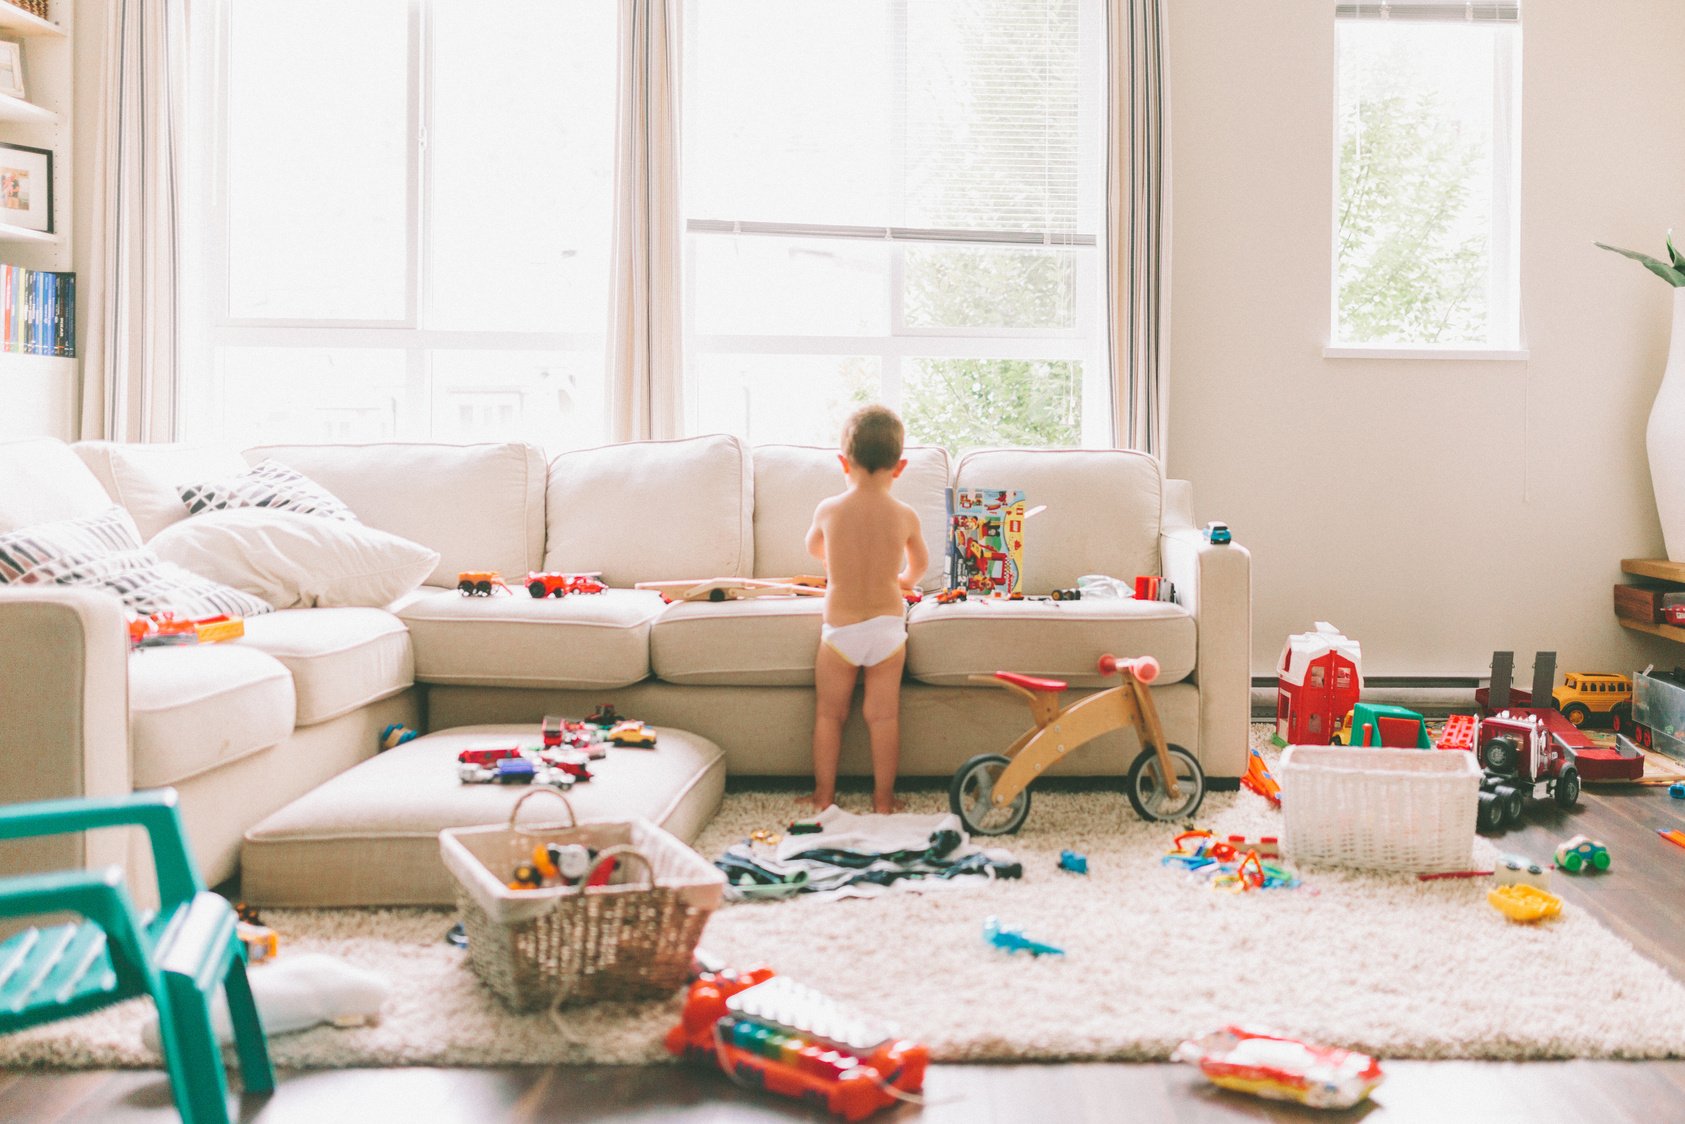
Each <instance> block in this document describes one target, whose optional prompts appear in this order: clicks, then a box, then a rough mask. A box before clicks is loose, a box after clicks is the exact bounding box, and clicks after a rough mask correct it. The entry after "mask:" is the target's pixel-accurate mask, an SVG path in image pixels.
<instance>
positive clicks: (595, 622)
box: [395, 589, 663, 689]
mask: <svg viewBox="0 0 1685 1124" xmlns="http://www.w3.org/2000/svg"><path fill="white" fill-rule="evenodd" d="M395 608H396V611H397V614H398V617H399V619H401V620H402V621H403V622H404V624H405V625H407V626H408V627H409V630H410V641H411V643H412V644H413V645H414V646H415V678H416V681H417V682H420V683H485V684H493V685H496V686H507V687H575V688H592V689H595V688H599V687H624V686H626V685H627V684H630V683H636V682H637V681H638V680H640V679H644V678H646V677H648V675H649V627H650V624H651V623H652V622H653V621H654V620H655V618H656V617H658V616H660V615H661V610H662V608H663V604H662V601H661V597H660V595H659V594H655V593H649V592H646V591H644V590H636V589H611V590H608V591H607V592H604V593H592V594H570V595H569V596H567V597H562V598H551V597H544V598H532V597H528V596H527V595H526V594H525V593H524V592H519V591H517V592H516V593H515V595H514V596H511V597H503V596H497V597H464V596H463V595H462V594H460V593H457V592H456V591H455V590H450V591H444V590H430V589H428V590H421V591H418V592H417V593H415V594H413V595H411V596H410V597H408V598H406V599H404V600H403V601H401V602H399V603H398V605H397V606H396V607H395Z"/></svg>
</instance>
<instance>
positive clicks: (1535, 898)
mask: <svg viewBox="0 0 1685 1124" xmlns="http://www.w3.org/2000/svg"><path fill="white" fill-rule="evenodd" d="M1486 900H1487V901H1488V902H1490V903H1491V904H1492V907H1493V908H1494V909H1496V910H1497V911H1498V912H1499V913H1502V914H1503V915H1504V916H1505V917H1507V918H1509V919H1510V920H1511V921H1519V922H1524V923H1530V922H1534V921H1543V920H1545V919H1546V918H1548V917H1555V916H1557V915H1558V914H1560V913H1561V912H1562V899H1561V898H1559V897H1557V896H1556V895H1555V894H1552V893H1548V892H1546V891H1544V890H1541V889H1539V888H1538V887H1537V886H1526V885H1521V884H1516V885H1513V886H1499V887H1497V888H1496V889H1494V890H1491V891H1489V892H1488V893H1487V895H1486Z"/></svg>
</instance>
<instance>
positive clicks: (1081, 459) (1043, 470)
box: [954, 449, 1164, 594]
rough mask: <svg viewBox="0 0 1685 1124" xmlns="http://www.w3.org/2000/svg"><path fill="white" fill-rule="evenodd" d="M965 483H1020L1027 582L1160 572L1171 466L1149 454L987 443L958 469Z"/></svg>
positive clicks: (1041, 588) (1056, 583) (1039, 586)
mask: <svg viewBox="0 0 1685 1124" xmlns="http://www.w3.org/2000/svg"><path fill="white" fill-rule="evenodd" d="M954 485H955V487H959V488H1021V489H1023V491H1024V502H1025V506H1026V508H1027V509H1028V510H1034V509H1035V508H1037V507H1040V506H1041V505H1043V504H1046V505H1047V509H1046V510H1045V511H1042V512H1041V513H1039V514H1037V515H1035V516H1032V517H1031V518H1030V519H1029V521H1028V522H1027V523H1026V524H1025V527H1024V570H1023V583H1022V584H1023V589H1024V591H1025V592H1026V593H1031V594H1045V593H1047V592H1048V591H1049V590H1053V589H1062V588H1068V587H1071V586H1074V585H1076V581H1077V578H1078V577H1080V576H1081V575H1083V574H1110V575H1111V576H1112V577H1116V578H1123V579H1124V580H1125V581H1127V580H1129V579H1130V578H1132V577H1134V576H1135V575H1137V574H1156V573H1158V572H1159V560H1158V535H1159V526H1160V524H1161V523H1162V522H1163V515H1164V472H1163V469H1162V468H1161V467H1160V466H1159V462H1158V461H1157V460H1155V459H1154V458H1152V457H1149V456H1147V455H1146V454H1145V453H1136V452H1130V451H1128V450H1123V449H982V450H978V451H977V452H973V453H967V454H966V455H965V456H964V457H962V458H961V459H960V462H959V465H958V466H957V467H956V468H955V469H954Z"/></svg>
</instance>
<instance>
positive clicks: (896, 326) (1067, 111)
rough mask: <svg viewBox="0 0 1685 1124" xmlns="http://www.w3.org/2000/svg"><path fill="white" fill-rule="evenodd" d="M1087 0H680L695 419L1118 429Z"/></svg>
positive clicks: (765, 433) (1072, 435) (1090, 440)
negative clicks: (868, 417)
mask: <svg viewBox="0 0 1685 1124" xmlns="http://www.w3.org/2000/svg"><path fill="white" fill-rule="evenodd" d="M1102 19H1103V16H1102V13H1101V11H1100V5H1099V4H1098V3H1097V2H1096V0H846V2H835V3H823V4H821V3H791V2H789V0H691V3H690V4H689V5H688V7H687V10H686V13H685V36H686V41H685V56H684V77H685V87H684V103H683V104H684V112H683V123H684V140H683V156H684V173H683V179H684V208H685V218H686V231H687V233H686V236H685V238H686V245H685V250H686V254H685V271H686V278H685V296H686V299H685V309H684V312H685V351H686V370H687V377H688V386H687V388H686V390H687V393H686V401H687V408H688V410H689V413H690V426H691V428H692V429H693V430H700V431H713V430H723V431H728V432H735V433H738V434H742V435H744V436H745V437H747V438H749V439H750V440H753V441H798V442H814V443H821V444H828V443H831V442H834V441H835V440H836V439H837V434H838V431H839V429H840V425H841V421H842V418H843V417H844V415H845V414H846V413H847V412H848V411H849V410H851V409H853V408H854V407H855V406H856V405H857V404H859V403H862V402H866V401H882V402H886V403H888V404H890V405H891V406H894V407H897V408H898V409H900V410H901V411H902V413H903V414H904V416H905V417H906V420H907V425H908V429H909V437H910V439H911V440H913V441H915V442H929V443H936V444H941V445H945V446H947V447H949V448H963V447H966V446H972V445H981V444H997V443H1015V444H1028V445H1081V444H1094V445H1105V444H1110V443H1111V433H1110V430H1109V424H1110V422H1109V418H1110V414H1111V411H1110V409H1109V408H1108V401H1109V400H1108V397H1107V394H1108V390H1107V381H1108V380H1107V375H1106V370H1105V363H1104V349H1103V339H1104V324H1103V319H1102V315H1101V313H1102V306H1101V286H1102V277H1101V274H1102V263H1101V258H1100V254H1101V250H1100V245H1101V239H1100V237H1099V235H1100V222H1101V218H1100V216H1101V197H1102V193H1103V191H1104V180H1103V172H1104V160H1103V147H1102V141H1101V130H1100V124H1101V121H1100V115H1101V112H1102V106H1101V102H1102V95H1103V90H1104V81H1105V78H1104V70H1103V62H1102V56H1103V51H1104V48H1103V43H1104V36H1103V34H1102V31H1103V28H1102V24H1101V21H1102Z"/></svg>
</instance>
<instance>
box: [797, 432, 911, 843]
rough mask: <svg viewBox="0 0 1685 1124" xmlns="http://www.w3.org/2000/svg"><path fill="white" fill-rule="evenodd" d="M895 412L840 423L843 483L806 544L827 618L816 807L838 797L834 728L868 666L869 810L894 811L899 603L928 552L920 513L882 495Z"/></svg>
mask: <svg viewBox="0 0 1685 1124" xmlns="http://www.w3.org/2000/svg"><path fill="white" fill-rule="evenodd" d="M902 435H903V430H902V426H901V419H900V418H898V417H896V416H895V412H894V411H893V410H890V409H887V408H885V407H883V406H866V407H863V408H861V409H860V410H857V411H855V413H854V415H853V416H852V417H850V418H849V419H848V423H847V424H846V425H845V426H844V427H843V435H842V453H841V455H840V456H839V457H838V458H837V459H838V460H840V461H841V462H842V470H843V475H844V476H845V477H847V479H848V488H847V490H846V491H844V492H843V493H842V494H841V495H838V496H832V497H831V498H830V499H828V500H825V501H823V502H822V503H820V505H819V507H818V509H817V510H815V511H814V513H813V526H812V527H811V528H810V529H809V530H808V532H807V549H808V551H809V553H811V554H812V555H813V556H814V557H815V558H818V559H819V560H820V561H821V562H823V563H824V564H825V573H826V575H827V581H826V586H825V624H824V628H823V631H822V633H821V641H820V644H819V656H818V660H817V662H816V664H815V666H814V672H813V674H814V683H815V686H816V687H817V688H818V693H819V700H818V702H819V705H818V711H817V713H816V715H815V717H814V720H813V795H812V797H811V798H810V800H811V802H812V803H813V805H814V806H815V807H818V808H824V807H826V806H827V805H829V804H830V803H832V802H833V800H834V799H835V798H836V790H837V757H838V755H839V754H840V753H841V752H842V728H843V723H844V722H845V721H847V719H848V712H849V708H850V707H851V706H852V705H853V701H854V680H855V675H856V673H857V672H858V671H859V670H860V669H861V668H865V669H866V699H865V703H864V705H863V706H862V708H861V709H862V712H863V714H864V715H865V718H866V729H867V731H868V732H869V733H870V735H871V741H872V808H873V810H875V811H878V812H893V811H896V810H897V809H898V808H899V807H900V804H899V803H898V802H897V801H896V799H895V771H896V767H897V765H898V763H899V759H900V756H901V668H902V665H903V664H904V663H905V662H906V657H907V653H906V643H907V603H906V600H905V598H904V596H903V594H904V592H905V590H907V589H910V588H911V587H912V586H913V585H914V584H915V583H916V582H917V581H918V580H919V579H920V578H921V577H922V576H923V575H924V569H925V566H926V565H928V564H929V562H930V552H929V551H928V550H927V549H926V548H925V545H924V538H923V537H922V536H921V535H920V534H919V517H918V514H917V513H916V512H914V511H913V509H912V508H910V507H908V506H907V505H906V504H904V503H902V502H901V501H900V500H897V499H895V498H893V497H892V496H890V494H889V488H890V485H891V484H893V483H894V482H895V478H896V477H898V476H900V475H901V472H902V470H903V469H905V468H906V467H907V462H906V461H905V460H902V459H901V441H902Z"/></svg>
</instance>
